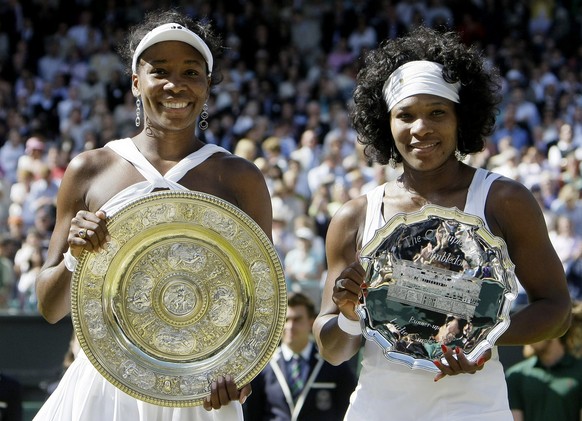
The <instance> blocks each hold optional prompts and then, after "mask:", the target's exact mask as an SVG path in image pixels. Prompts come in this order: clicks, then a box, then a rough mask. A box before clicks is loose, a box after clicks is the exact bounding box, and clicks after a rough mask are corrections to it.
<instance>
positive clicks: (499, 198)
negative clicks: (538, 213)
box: [488, 177, 537, 211]
mask: <svg viewBox="0 0 582 421" xmlns="http://www.w3.org/2000/svg"><path fill="white" fill-rule="evenodd" d="M488 201H490V202H491V204H494V205H495V207H502V208H504V209H505V210H508V211H511V209H514V211H515V210H518V209H522V208H531V204H532V203H537V202H536V200H535V198H534V197H533V195H532V194H531V192H530V190H529V189H528V188H527V187H525V186H524V185H523V184H521V183H519V182H517V181H515V180H512V179H510V178H507V177H499V178H498V179H497V180H495V182H494V183H493V184H492V186H491V191H490V193H489V196H488Z"/></svg>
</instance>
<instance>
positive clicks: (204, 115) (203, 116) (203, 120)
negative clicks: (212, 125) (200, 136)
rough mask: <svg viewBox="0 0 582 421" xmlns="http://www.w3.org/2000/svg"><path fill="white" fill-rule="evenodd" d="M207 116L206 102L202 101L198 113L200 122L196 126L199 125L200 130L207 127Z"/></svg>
mask: <svg viewBox="0 0 582 421" xmlns="http://www.w3.org/2000/svg"><path fill="white" fill-rule="evenodd" d="M207 118H208V104H207V103H204V105H203V106H202V112H201V113H200V122H199V123H198V127H200V130H206V129H207V128H208V121H206V119H207Z"/></svg>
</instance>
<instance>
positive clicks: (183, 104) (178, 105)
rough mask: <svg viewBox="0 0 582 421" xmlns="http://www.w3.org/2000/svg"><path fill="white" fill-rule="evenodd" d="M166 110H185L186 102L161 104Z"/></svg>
mask: <svg viewBox="0 0 582 421" xmlns="http://www.w3.org/2000/svg"><path fill="white" fill-rule="evenodd" d="M162 104H163V105H164V107H166V108H186V107H187V106H188V103H187V102H163V103H162Z"/></svg>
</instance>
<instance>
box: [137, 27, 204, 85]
mask: <svg viewBox="0 0 582 421" xmlns="http://www.w3.org/2000/svg"><path fill="white" fill-rule="evenodd" d="M163 41H182V42H185V43H186V44H189V45H191V46H192V47H194V48H196V50H198V51H199V52H200V54H202V57H204V60H206V64H207V65H208V74H209V75H210V74H212V65H213V64H214V60H213V58H212V53H211V52H210V48H208V45H206V43H205V42H204V41H203V40H202V38H200V37H199V36H198V35H196V34H195V33H194V32H192V31H191V30H189V29H188V28H186V27H184V26H182V25H180V24H177V23H166V24H164V25H160V26H158V27H157V28H154V29H152V30H151V31H150V32H148V33H147V34H146V36H145V37H143V38H142V40H141V41H140V43H139V44H138V45H137V48H136V49H135V52H134V53H133V61H132V63H131V70H132V71H133V72H134V73H135V72H136V70H137V60H138V59H139V56H141V54H142V53H143V52H144V51H145V50H146V49H147V48H149V47H151V46H152V45H154V44H157V43H158V42H163Z"/></svg>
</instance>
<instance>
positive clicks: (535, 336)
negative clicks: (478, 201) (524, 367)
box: [487, 179, 571, 345]
mask: <svg viewBox="0 0 582 421" xmlns="http://www.w3.org/2000/svg"><path fill="white" fill-rule="evenodd" d="M489 197H490V198H491V200H489V201H488V203H487V221H488V223H489V226H490V227H491V229H492V231H493V232H494V233H495V234H496V235H499V236H501V237H502V238H503V239H504V240H505V242H506V243H507V248H508V251H509V256H510V259H511V261H512V262H513V263H514V264H515V274H516V276H517V278H518V280H519V282H520V283H521V284H522V285H523V287H524V289H525V291H526V292H527V295H528V298H529V304H528V305H527V306H525V307H524V308H523V309H522V310H520V311H519V312H517V313H516V314H514V315H512V317H511V323H510V325H509V328H508V329H507V331H505V333H504V334H503V335H502V336H501V337H500V338H499V340H498V341H497V343H498V344H499V345H521V344H527V343H534V342H538V341H541V340H544V339H551V338H556V337H559V336H562V335H563V334H564V333H565V332H566V330H567V329H568V327H569V325H570V312H571V298H570V294H569V292H568V288H567V284H566V276H565V274H564V270H563V266H562V263H561V261H560V259H559V257H558V256H557V254H556V252H555V250H554V248H553V246H552V244H551V242H550V239H549V235H548V230H547V226H546V223H545V220H544V217H543V214H542V212H541V209H540V208H539V205H538V204H537V202H536V200H535V199H534V197H533V196H532V195H531V193H530V192H529V190H528V189H527V188H525V187H524V186H522V185H521V184H518V183H515V182H513V181H511V180H507V179H503V180H499V181H496V182H495V183H494V184H493V186H492V190H491V193H490V194H489Z"/></svg>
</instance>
